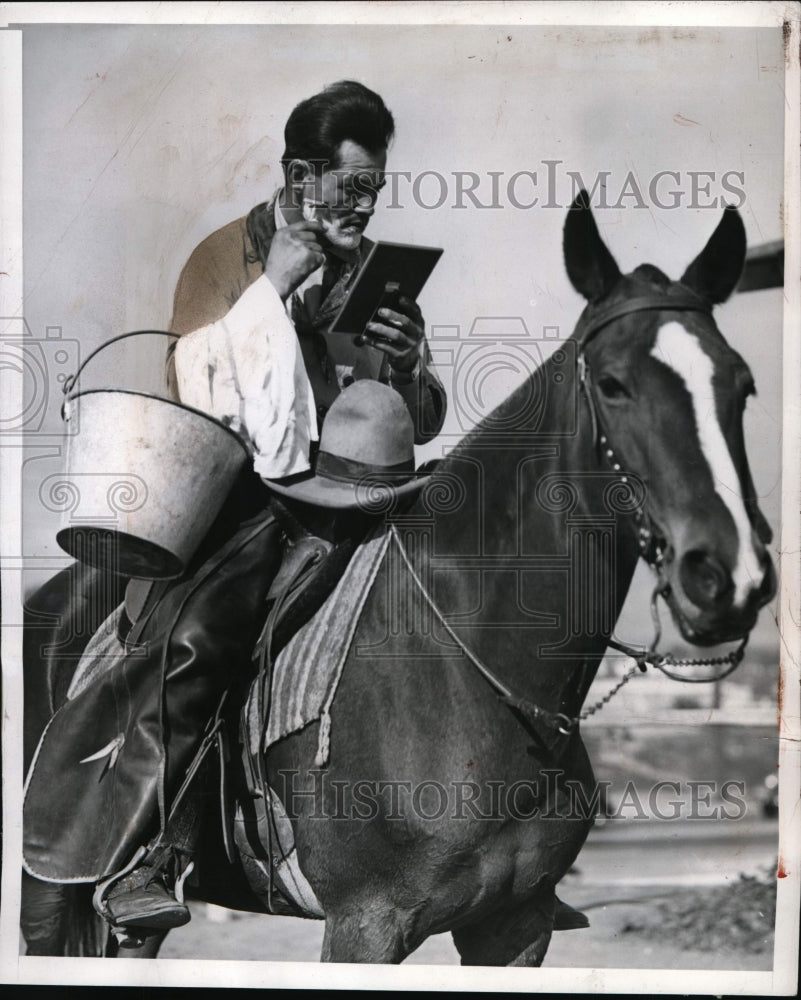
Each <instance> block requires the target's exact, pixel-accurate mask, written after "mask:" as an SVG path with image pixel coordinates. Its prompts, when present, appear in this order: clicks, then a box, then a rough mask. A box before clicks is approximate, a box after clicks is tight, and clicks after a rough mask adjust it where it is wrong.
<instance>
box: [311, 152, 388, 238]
mask: <svg viewBox="0 0 801 1000" xmlns="http://www.w3.org/2000/svg"><path fill="white" fill-rule="evenodd" d="M386 163H387V151H386V150H385V149H383V150H381V151H380V152H378V153H371V152H369V150H366V149H365V148H364V147H363V146H360V145H358V143H355V142H352V141H351V140H350V139H346V140H345V141H344V142H342V143H340V146H339V149H338V151H337V156H336V159H335V161H334V166H333V167H332V168H331V169H330V170H324V171H323V172H322V174H319V175H318V176H316V177H315V178H314V180H313V181H311V180H310V181H309V182H307V184H306V185H305V190H304V192H303V196H304V198H307V199H312V200H314V201H319V202H324V203H325V205H326V206H327V208H320V209H318V211H317V218H318V219H320V221H321V222H322V223H323V228H324V230H325V238H326V239H327V240H328V242H329V243H332V244H333V245H334V246H337V247H340V248H342V249H343V250H354V249H355V248H356V247H357V246H358V245H359V243H360V242H361V239H362V233H363V232H364V230H365V229H366V227H367V223H368V222H369V221H370V218H371V216H372V214H373V212H374V211H375V203H376V200H377V198H378V193H379V191H380V190H381V188H383V187H384V184H385V180H384V170H385V168H386Z"/></svg>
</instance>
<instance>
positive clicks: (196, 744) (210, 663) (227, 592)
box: [23, 491, 355, 882]
mask: <svg viewBox="0 0 801 1000" xmlns="http://www.w3.org/2000/svg"><path fill="white" fill-rule="evenodd" d="M264 501H265V491H262V493H261V505H260V509H258V511H257V513H256V514H253V509H252V506H251V509H249V510H248V509H247V508H245V509H244V510H243V507H242V504H241V503H238V504H236V505H234V506H232V507H230V509H229V510H228V511H227V512H226V511H224V516H223V515H221V518H222V520H221V519H218V522H217V523H215V526H214V527H213V528H212V530H211V532H210V534H209V536H208V537H207V539H206V542H205V543H204V545H203V546H202V548H201V551H200V552H199V553H198V555H197V556H196V557H195V559H194V560H193V564H192V566H190V567H189V569H188V570H187V572H186V573H185V575H184V576H183V577H181V578H180V579H179V580H177V581H169V582H166V583H160V584H156V585H155V586H153V587H151V588H150V593H149V594H148V597H147V600H146V601H145V602H144V604H143V606H142V608H141V611H140V614H139V616H138V618H137V620H136V621H135V622H134V624H133V626H132V627H131V629H130V632H128V634H127V635H126V636H125V637H124V643H123V654H122V655H120V656H118V657H116V659H113V661H112V662H110V663H109V666H108V669H107V670H105V672H104V673H102V675H100V676H98V677H97V678H96V679H95V680H94V681H93V682H92V683H91V684H89V685H87V686H86V687H85V688H84V689H83V690H81V691H80V692H79V693H78V694H76V695H75V697H73V698H72V699H70V700H67V701H66V702H64V704H62V705H61V707H60V708H58V709H57V711H56V712H55V714H54V715H53V716H52V718H51V719H50V721H49V722H48V724H47V727H46V729H45V732H44V734H43V735H42V739H41V740H40V742H39V745H38V747H37V748H36V753H35V757H34V761H33V763H32V765H31V769H30V771H29V774H28V779H27V782H26V791H25V802H24V850H23V856H24V865H25V868H26V870H27V871H28V872H29V874H31V875H33V876H34V877H36V878H40V879H44V880H45V881H53V882H66V881H71V882H75V881H82V882H95V881H99V880H101V879H104V878H106V877H108V876H109V875H112V874H114V873H117V872H119V871H120V870H121V869H122V868H123V866H125V865H126V864H127V863H128V862H129V859H130V858H131V857H132V856H133V855H134V853H135V852H136V851H137V850H138V849H139V848H140V847H141V846H142V845H143V844H146V843H153V842H154V841H156V842H157V841H158V840H159V839H160V838H161V837H163V836H164V834H165V831H166V828H167V824H168V821H169V820H170V817H171V815H173V814H174V813H175V807H176V805H177V804H179V803H180V800H181V797H182V795H183V794H185V792H186V790H187V789H188V788H189V787H190V785H191V780H192V777H193V775H194V774H195V773H196V771H197V770H198V768H200V766H201V765H202V762H203V759H204V757H205V755H206V753H207V752H208V749H209V748H210V747H211V746H212V745H214V744H215V743H217V744H218V745H221V743H220V741H219V740H218V739H217V735H216V734H219V733H220V732H221V730H222V728H223V727H222V718H223V717H224V716H225V715H226V714H229V715H230V711H231V710H230V707H229V708H228V709H224V708H223V706H224V704H225V700H226V698H227V697H229V698H230V697H233V696H234V693H239V692H240V691H241V690H242V689H243V687H246V684H245V682H246V681H247V680H249V679H250V678H252V676H253V670H254V667H253V655H254V649H255V650H256V654H255V655H256V666H257V667H258V666H259V665H261V667H262V669H264V668H265V666H267V665H268V664H269V662H270V661H271V657H272V656H274V655H276V654H277V652H278V650H279V649H280V648H281V647H282V646H283V645H284V644H285V643H286V642H287V641H288V640H289V638H290V637H291V635H292V634H293V633H294V631H295V630H297V629H298V628H299V627H300V626H301V625H302V624H303V623H304V622H305V621H306V620H308V618H310V617H311V616H312V614H313V613H314V612H315V611H316V610H317V608H319V607H320V605H321V604H322V603H323V601H324V600H325V598H326V596H327V595H328V594H329V593H330V591H331V590H332V589H333V587H334V585H335V584H336V581H337V580H338V578H339V576H340V575H341V573H342V571H343V570H344V568H345V566H346V565H347V562H348V561H349V559H350V556H351V554H352V552H353V549H354V547H355V543H354V540H353V537H352V536H351V534H349V533H347V532H345V531H343V530H342V528H341V526H340V528H339V529H338V532H336V533H332V532H331V531H328V532H326V533H327V534H328V535H329V537H328V538H324V537H322V535H317V534H315V533H314V531H313V530H311V528H310V527H308V526H307V523H308V522H309V520H310V519H309V518H306V517H305V516H304V512H302V511H293V510H291V509H290V508H289V507H288V506H287V505H284V504H279V503H278V502H277V501H276V500H275V498H273V497H272V496H270V497H269V499H268V502H267V505H266V507H265V503H264ZM257 506H258V505H257ZM243 513H244V515H245V516H244V517H243V516H242V515H243ZM304 522H307V523H304ZM229 691H232V692H234V693H232V694H231V695H229ZM215 712H216V714H215ZM209 719H212V720H213V721H212V724H211V726H209ZM223 770H224V769H223ZM154 834H155V837H154Z"/></svg>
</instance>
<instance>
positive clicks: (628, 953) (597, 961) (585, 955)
mask: <svg viewBox="0 0 801 1000" xmlns="http://www.w3.org/2000/svg"><path fill="white" fill-rule="evenodd" d="M593 896H594V897H596V898H595V899H593V898H591V897H593ZM664 897H665V893H664V892H661V893H656V894H651V895H647V894H643V893H642V892H641V891H632V892H630V893H627V894H626V896H625V898H624V900H621V901H618V902H606V903H604V902H601V901H598V900H597V892H596V893H588V892H587V891H586V890H585V891H584V892H581V891H572V892H571V893H570V895H569V897H567V898H569V899H570V902H571V904H573V905H575V906H578V907H581V908H582V909H584V910H585V912H586V913H587V915H588V916H589V918H590V923H591V926H590V927H589V928H587V929H584V930H574V931H560V932H558V933H556V934H554V936H553V938H552V939H551V945H550V948H549V949H548V954H547V955H546V958H545V962H544V965H545V966H546V967H549V968H643V969H645V968H658V969H731V970H758V969H763V970H767V969H770V968H771V965H772V961H773V949H772V945H771V944H770V942H769V941H766V944H765V948H766V950H765V951H764V952H763V953H762V954H756V955H755V954H748V953H746V952H744V951H742V950H740V949H731V950H730V951H720V950H719V951H716V952H704V951H700V950H698V951H695V950H692V951H691V950H687V949H683V948H681V947H680V946H678V945H676V944H675V943H673V942H672V941H671V940H670V939H669V938H666V939H662V940H643V938H641V937H640V936H639V935H636V934H633V933H631V932H626V931H624V930H623V928H624V927H625V926H627V925H630V924H635V925H636V924H637V923H638V922H642V923H645V922H646V921H648V920H649V919H653V918H654V916H655V915H656V913H657V904H658V900H659V899H663V898H664ZM625 900H628V901H625ZM322 939H323V925H322V923H321V922H319V921H311V920H299V919H296V918H293V917H269V916H261V915H257V914H245V913H234V912H232V911H227V910H221V909H219V908H218V907H211V906H206V905H202V904H198V905H193V906H192V922H191V923H190V924H188V925H187V926H186V927H182V928H181V929H180V930H177V931H173V932H172V933H171V934H170V935H169V937H168V938H167V941H166V942H165V944H164V947H163V948H162V951H161V956H160V957H162V958H191V959H197V958H198V957H199V956H202V958H203V959H204V960H205V959H212V960H220V959H243V960H250V961H253V960H257V961H272V962H280V961H286V962H316V961H318V959H319V954H320V946H321V944H322ZM406 963H407V964H416V965H458V964H459V955H458V953H457V951H456V948H455V947H454V945H453V942H452V940H451V937H450V935H449V934H439V935H436V936H435V937H432V938H429V939H428V940H427V941H426V942H424V944H423V945H422V946H421V947H420V948H418V950H417V951H416V952H415V953H414V954H413V955H410V956H409V958H407V959H406Z"/></svg>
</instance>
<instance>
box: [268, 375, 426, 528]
mask: <svg viewBox="0 0 801 1000" xmlns="http://www.w3.org/2000/svg"><path fill="white" fill-rule="evenodd" d="M430 478H431V477H430V476H428V475H420V474H419V473H416V472H415V470H414V427H413V425H412V418H411V417H410V416H409V411H408V410H407V409H406V404H405V403H404V402H403V400H402V399H401V397H400V396H399V395H398V393H397V392H395V390H394V389H391V388H390V387H389V386H388V385H383V384H382V383H381V382H374V381H372V380H371V379H360V380H358V381H356V382H353V383H352V384H351V385H349V386H348V387H347V388H345V389H343V390H342V392H341V393H340V394H339V395H338V396H337V398H336V399H335V400H334V402H333V403H332V404H331V408H330V409H329V411H328V414H327V415H326V418H325V422H324V424H323V429H322V433H321V435H320V447H319V450H318V452H317V456H316V458H315V459H314V469H313V470H312V471H309V472H302V473H299V474H298V475H296V476H288V477H286V478H285V479H280V480H275V479H265V480H264V482H265V483H266V484H267V485H268V486H269V487H270V489H271V490H274V491H275V492H276V493H278V494H280V495H281V496H285V497H290V498H291V499H294V500H301V501H303V502H304V503H311V504H315V505H317V506H318V507H338V508H346V509H352V508H361V509H363V510H368V511H369V510H371V509H372V510H377V509H385V508H386V505H387V501H388V500H389V499H390V498H392V497H401V496H407V495H409V494H411V493H416V492H417V491H418V490H420V489H421V488H422V487H423V486H424V485H425V484H426V483H427V482H428V480H429V479H430Z"/></svg>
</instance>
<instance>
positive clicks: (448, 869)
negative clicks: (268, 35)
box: [26, 192, 776, 966]
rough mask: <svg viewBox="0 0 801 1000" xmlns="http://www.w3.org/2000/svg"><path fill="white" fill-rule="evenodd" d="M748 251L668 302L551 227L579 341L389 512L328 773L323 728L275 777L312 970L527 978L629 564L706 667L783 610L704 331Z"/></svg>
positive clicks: (546, 935) (572, 229)
mask: <svg viewBox="0 0 801 1000" xmlns="http://www.w3.org/2000/svg"><path fill="white" fill-rule="evenodd" d="M745 246H746V244H745V232H744V227H743V224H742V221H741V219H740V216H739V214H738V213H737V211H736V209H734V208H728V207H727V208H725V209H724V212H723V215H722V218H721V219H720V221H719V223H718V225H717V228H716V229H715V231H714V232H713V234H712V236H711V237H710V239H709V241H708V243H707V244H706V246H705V247H704V249H703V250H702V251H701V253H700V254H699V255H698V256H697V257H696V258H695V259H694V260H693V262H692V263H691V264H690V265H689V266H688V267H687V269H686V270H685V272H684V274H683V276H682V278H681V279H680V281H673V280H670V279H669V278H668V277H666V276H665V275H664V274H663V273H662V272H661V271H660V270H659V269H657V268H656V267H654V266H652V265H649V264H643V265H640V266H639V267H637V268H636V269H635V270H634V271H633V272H631V273H630V274H626V275H623V274H621V272H620V270H619V268H618V266H617V264H616V262H615V260H614V258H613V256H612V254H611V253H610V251H609V249H608V248H607V247H606V245H605V244H604V242H603V240H602V239H601V236H600V234H599V231H598V228H597V225H596V223H595V220H594V217H593V213H592V210H591V207H590V204H589V198H588V197H587V195H586V193H585V192H581V193H580V194H579V195H578V196H577V198H576V199H575V201H574V202H573V204H572V205H571V207H570V210H569V211H568V213H567V217H566V221H565V226H564V261H565V266H566V269H567V274H568V277H569V279H570V281H571V283H572V285H573V287H574V288H575V289H576V290H577V291H578V292H579V293H580V294H581V295H582V296H583V297H584V298H585V299H586V301H587V304H586V307H585V309H584V311H583V312H582V314H581V316H580V318H579V321H578V323H577V326H576V328H575V330H574V332H573V334H572V336H571V337H570V338H569V339H567V340H565V341H562V342H560V343H559V345H558V347H557V349H556V350H555V351H554V352H553V353H552V354H551V356H550V357H549V358H548V359H547V360H546V361H545V362H544V363H543V364H541V365H540V366H539V367H538V368H536V370H534V371H533V372H531V374H530V375H529V376H528V377H527V379H526V380H525V381H524V383H523V384H522V385H521V386H520V387H519V388H517V389H516V390H515V391H514V392H513V393H512V394H511V395H510V396H509V397H508V398H507V399H506V400H505V401H504V402H502V403H501V404H500V405H499V406H498V407H497V408H495V409H494V410H493V411H492V412H491V413H490V414H488V415H487V416H486V417H485V418H484V419H483V420H482V421H481V422H480V423H479V424H478V425H477V426H476V427H475V428H474V429H473V430H472V431H471V432H470V433H469V434H468V435H467V436H466V437H465V438H464V439H463V440H462V442H461V443H459V444H458V445H457V446H456V447H455V448H454V449H453V450H452V451H451V452H450V453H449V454H448V455H447V456H446V457H445V458H444V459H442V460H441V461H440V463H439V464H438V465H437V467H436V468H435V470H434V471H433V474H432V477H431V480H430V482H429V484H428V485H427V486H426V488H425V489H424V490H423V491H422V493H421V494H420V496H419V497H418V498H417V499H416V500H415V501H414V503H413V504H412V505H411V506H410V507H407V508H405V509H403V510H399V511H397V512H393V511H389V512H388V513H387V519H388V520H389V521H390V522H391V526H390V529H389V530H390V541H389V544H388V546H387V550H386V554H385V555H384V557H383V561H382V563H381V565H380V568H379V570H378V572H377V575H376V576H375V579H374V581H373V583H372V584H371V587H370V590H369V593H368V595H367V598H366V601H365V604H364V606H363V609H362V612H361V616H360V618H359V620H358V624H357V626H356V630H355V633H354V636H353V640H352V643H351V646H350V649H349V652H348V654H347V658H346V661H345V665H344V669H343V671H342V675H341V679H340V683H339V687H338V689H337V692H336V697H335V699H334V701H333V704H332V706H331V712H330V723H331V737H330V740H331V742H330V758H329V760H328V763H327V764H326V765H325V766H324V767H322V768H321V767H319V766H318V765H316V764H315V753H316V751H317V747H318V738H319V725H320V724H319V723H313V724H311V725H308V726H306V727H305V728H304V729H302V730H300V731H299V732H297V733H294V734H292V735H290V736H287V737H285V738H284V739H282V740H280V741H279V742H277V743H276V744H275V745H274V746H273V747H272V748H271V749H270V750H269V752H268V755H267V771H268V778H269V781H270V785H271V787H272V788H274V789H275V790H276V792H277V794H278V795H279V796H280V798H281V799H282V801H283V804H284V807H285V809H286V811H287V815H288V816H289V817H290V818H291V821H292V828H293V833H294V840H295V845H296V850H297V858H298V862H299V865H300V869H301V871H302V872H303V874H304V875H305V878H306V879H307V880H308V883H309V884H310V886H311V887H312V889H313V892H314V894H315V896H316V897H317V900H319V903H320V906H321V908H322V912H323V914H324V920H325V932H324V940H323V946H322V954H321V960H322V961H325V962H370V963H399V962H402V961H403V960H404V959H405V958H406V957H407V956H408V955H410V954H411V953H412V952H413V951H414V950H415V949H416V948H417V947H419V946H420V944H421V943H422V942H423V941H424V940H425V939H426V938H428V937H429V936H431V935H434V934H438V933H442V932H450V933H451V934H452V937H453V941H454V943H455V945H456V948H457V950H458V952H459V955H460V958H461V962H462V964H465V965H471V964H472V965H486V966H502V965H512V966H538V965H540V964H541V963H542V961H543V959H544V957H545V954H546V951H547V948H548V945H549V941H550V938H551V934H552V931H553V925H554V912H555V906H556V888H557V886H558V884H559V882H560V880H561V879H562V877H563V876H564V875H565V874H566V873H567V872H568V870H569V869H570V867H571V866H572V865H573V863H574V861H575V860H576V858H577V856H578V854H579V852H580V850H581V848H582V845H583V843H584V841H585V839H586V837H587V834H588V832H589V830H590V828H591V826H592V823H593V819H594V815H593V814H594V808H593V804H592V798H593V792H594V790H595V779H594V776H593V771H592V766H591V763H590V760H589V758H588V755H587V752H586V749H585V747H584V744H583V742H582V738H581V731H580V721H581V718H582V717H583V714H586V713H583V711H582V708H583V704H584V701H585V698H586V696H587V692H588V690H589V688H590V685H591V684H592V681H593V678H594V676H595V674H596V671H597V669H598V666H599V664H600V662H601V660H602V658H603V657H604V655H605V652H606V649H607V647H608V645H609V643H610V642H614V639H613V630H614V627H615V623H616V620H617V618H618V616H619V613H620V610H621V608H622V605H623V602H624V599H625V597H626V593H627V591H628V589H629V585H630V583H631V580H632V577H633V574H634V571H635V568H636V566H637V563H638V560H639V559H644V560H645V561H646V562H647V563H648V565H649V566H650V567H651V569H652V571H653V574H654V587H655V590H654V595H655V596H654V600H656V599H657V595H658V596H659V599H661V600H664V602H665V603H666V604H667V606H668V607H669V609H670V612H671V614H672V616H673V618H674V620H675V622H676V624H677V626H678V629H679V631H680V633H681V634H682V636H683V637H684V638H685V639H686V640H688V641H689V642H690V643H692V644H694V645H696V646H699V647H708V646H712V645H717V644H721V643H727V642H735V641H736V642H740V643H741V645H742V643H744V641H745V640H746V639H747V637H748V634H749V632H750V630H751V629H752V628H753V626H754V624H755V622H756V619H757V615H758V612H759V610H760V608H762V607H763V606H764V605H765V604H766V603H767V602H768V601H770V600H771V598H772V597H773V596H774V594H775V589H776V575H775V571H774V569H773V564H772V561H771V559H770V556H769V554H768V550H767V546H768V544H769V542H770V540H771V532H770V528H769V526H768V524H767V523H766V521H765V519H764V517H763V515H762V514H761V512H760V510H759V508H758V504H757V499H756V494H755V489H754V484H753V482H752V478H751V474H750V471H749V467H748V461H747V457H746V452H745V445H744V438H743V427H742V423H743V411H744V407H745V401H746V397H747V396H748V395H749V394H750V393H751V392H753V391H754V385H753V379H752V376H751V374H750V372H749V369H748V366H747V365H746V363H745V361H744V360H743V359H742V358H741V357H740V355H739V354H737V353H736V352H735V351H734V350H733V349H732V348H731V347H730V346H729V345H728V344H727V343H726V341H725V339H724V337H723V335H722V334H721V332H720V331H719V330H718V328H717V326H716V323H715V321H714V319H713V317H712V309H713V307H714V306H715V305H717V304H718V303H721V302H723V301H725V300H726V299H727V298H728V297H729V296H730V294H731V293H732V292H733V290H734V289H735V287H736V285H737V282H738V280H739V276H740V274H741V271H742V267H743V264H744V259H745ZM652 652H653V651H652ZM654 655H655V654H654ZM735 661H736V657H735V658H734V660H733V662H735ZM640 663H641V665H643V666H644V665H645V660H644V657H642V656H641V657H640ZM52 705H53V695H52V693H51V696H50V707H51V708H52ZM32 715H35V713H32ZM39 721H41V720H39ZM33 725H34V728H36V726H37V725H38V723H37V722H36V721H34V723H33ZM234 756H235V755H234ZM232 767H233V768H234V770H235V771H236V769H237V767H238V768H239V769H240V771H241V767H242V765H241V762H239V763H238V762H237V761H236V760H234V761H232ZM238 786H239V787H240V789H241V788H242V787H243V786H244V781H243V779H242V776H241V773H240V774H239V782H238ZM215 871H216V875H215ZM220 871H224V874H223V876H222V877H221V876H220ZM198 873H199V885H198V888H197V889H196V890H195V893H194V894H195V895H196V896H197V898H199V899H205V900H207V901H210V902H216V903H222V905H226V906H230V907H233V908H238V909H248V910H257V911H258V910H261V911H262V912H270V907H269V900H268V899H267V898H266V897H265V892H264V885H263V884H257V883H256V882H255V881H254V880H253V879H251V882H250V883H249V882H248V877H247V876H246V875H245V874H244V869H243V868H242V867H241V866H240V864H238V863H237V864H233V865H230V864H229V865H227V866H226V865H225V862H223V861H220V862H219V865H218V866H217V868H216V869H215V865H214V864H210V863H205V864H204V862H203V861H202V860H201V862H200V864H199V866H198ZM26 878H28V877H27V876H26ZM30 882H32V880H30V879H29V878H28V883H30ZM28 888H29V890H30V885H29V886H28ZM53 888H54V887H52V886H51V887H48V889H49V890H53ZM55 891H56V892H57V893H60V896H59V901H58V902H57V904H56V905H55V907H54V906H53V905H52V904H48V903H47V902H46V901H45V902H44V903H42V906H41V908H40V910H36V909H35V906H34V905H33V904H32V905H31V906H30V907H29V916H28V920H27V923H28V925H29V927H30V926H31V924H32V922H33V921H34V918H35V917H37V918H38V915H40V914H41V913H47V912H49V914H50V918H51V920H52V923H53V925H54V926H56V925H58V926H60V930H55V931H53V932H52V933H51V932H50V931H48V932H47V934H49V936H50V944H48V945H46V946H44V950H42V948H43V946H42V945H41V942H40V944H39V950H38V951H37V953H39V954H43V953H53V952H52V951H50V952H48V951H47V950H46V948H47V947H51V948H53V947H56V946H57V947H58V948H62V949H63V948H64V942H65V932H64V924H65V922H66V923H68V924H69V925H70V927H71V929H72V931H71V933H72V940H71V942H69V943H68V944H67V945H66V948H67V950H68V951H69V950H70V949H72V953H75V952H76V951H77V950H78V947H79V944H78V943H76V940H75V939H76V938H82V941H83V945H82V946H83V948H84V951H87V950H88V951H89V952H92V950H93V949H97V948H98V947H99V942H100V940H101V938H102V935H98V933H97V925H96V923H95V924H93V923H92V921H93V919H94V920H95V921H96V920H97V919H98V918H96V916H95V915H94V913H93V911H92V910H91V907H90V905H89V897H88V895H87V894H86V892H85V887H81V886H77V887H75V886H67V887H63V886H58V887H55ZM29 898H32V897H29ZM48 907H49V909H48ZM93 928H94V929H93ZM82 930H83V931H85V933H82ZM59 935H60V936H59ZM46 936H47V935H46ZM162 939H163V936H161V937H154V938H151V939H148V941H147V943H146V945H145V947H144V948H142V949H140V950H139V952H137V953H136V954H137V955H138V956H139V957H153V956H155V955H156V954H157V952H158V947H159V945H160V943H161V940H162ZM53 941H56V945H53ZM105 949H106V950H105V953H106V954H114V953H115V950H114V947H113V944H112V945H109V944H108V943H106V945H105ZM123 954H129V955H133V954H134V952H130V951H128V952H123Z"/></svg>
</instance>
